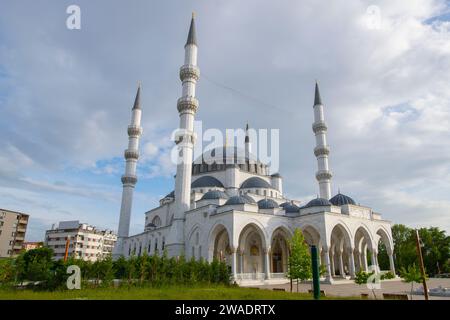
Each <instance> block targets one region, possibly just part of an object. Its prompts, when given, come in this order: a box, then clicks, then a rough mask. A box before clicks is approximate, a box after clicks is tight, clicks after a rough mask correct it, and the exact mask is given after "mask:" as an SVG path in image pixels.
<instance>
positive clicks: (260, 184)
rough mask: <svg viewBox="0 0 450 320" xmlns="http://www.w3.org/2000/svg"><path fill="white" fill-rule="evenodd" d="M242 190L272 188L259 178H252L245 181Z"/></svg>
mask: <svg viewBox="0 0 450 320" xmlns="http://www.w3.org/2000/svg"><path fill="white" fill-rule="evenodd" d="M241 188H242V189H248V188H265V189H268V188H272V186H271V185H270V184H269V183H268V182H267V181H266V180H263V179H261V178H259V177H251V178H249V179H247V180H245V181H244V182H243V183H242V185H241Z"/></svg>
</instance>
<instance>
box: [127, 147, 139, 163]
mask: <svg viewBox="0 0 450 320" xmlns="http://www.w3.org/2000/svg"><path fill="white" fill-rule="evenodd" d="M124 157H125V159H127V160H128V159H134V160H138V159H139V151H137V150H128V149H127V150H125V152H124Z"/></svg>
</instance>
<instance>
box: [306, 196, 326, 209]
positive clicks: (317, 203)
mask: <svg viewBox="0 0 450 320" xmlns="http://www.w3.org/2000/svg"><path fill="white" fill-rule="evenodd" d="M331 205H332V204H331V202H330V201H328V200H327V199H324V198H316V199H313V200H311V201H310V202H308V203H307V204H306V206H304V207H303V208H311V207H320V206H331Z"/></svg>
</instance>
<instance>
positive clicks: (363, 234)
mask: <svg viewBox="0 0 450 320" xmlns="http://www.w3.org/2000/svg"><path fill="white" fill-rule="evenodd" d="M353 241H354V242H353V243H354V244H355V248H356V249H357V250H358V251H359V252H361V250H362V243H363V242H364V241H365V242H366V243H367V246H368V249H369V250H372V248H373V244H374V241H373V236H372V234H371V233H370V232H369V228H367V226H366V225H365V224H360V225H359V226H358V227H357V228H356V230H355V235H354V238H353Z"/></svg>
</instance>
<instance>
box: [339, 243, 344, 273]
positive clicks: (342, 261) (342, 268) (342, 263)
mask: <svg viewBox="0 0 450 320" xmlns="http://www.w3.org/2000/svg"><path fill="white" fill-rule="evenodd" d="M339 273H340V274H341V277H343V278H345V273H344V260H343V257H342V250H339Z"/></svg>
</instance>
